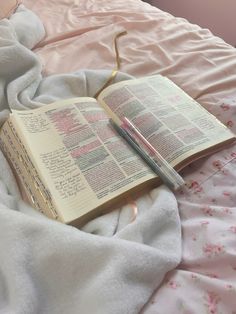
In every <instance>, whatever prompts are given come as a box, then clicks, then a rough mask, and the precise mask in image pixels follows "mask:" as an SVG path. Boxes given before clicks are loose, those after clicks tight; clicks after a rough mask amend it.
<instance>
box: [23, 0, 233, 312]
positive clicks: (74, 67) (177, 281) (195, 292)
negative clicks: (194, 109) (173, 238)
mask: <svg viewBox="0 0 236 314" xmlns="http://www.w3.org/2000/svg"><path fill="white" fill-rule="evenodd" d="M23 3H24V5H25V6H26V7H27V8H29V9H31V10H32V11H33V12H35V13H36V14H37V15H38V16H39V18H40V19H41V20H42V22H43V24H44V27H45V30H46V35H45V37H44V39H43V40H42V41H41V42H40V43H38V44H37V45H36V46H35V47H34V48H33V52H34V53H36V54H37V56H38V57H39V58H40V60H41V62H42V65H43V71H42V73H43V76H45V77H47V76H51V75H55V74H62V73H72V72H77V71H81V70H84V69H88V70H101V69H106V70H109V71H112V69H113V68H114V67H115V54H114V49H113V39H114V36H115V35H116V34H118V33H119V32H121V31H123V30H126V31H127V35H126V36H122V37H121V38H120V39H119V52H120V56H121V60H122V63H121V68H120V71H122V72H124V73H127V74H129V75H132V76H135V77H142V76H146V75H153V74H162V75H164V76H167V77H168V78H169V79H171V80H172V81H174V82H175V83H176V84H177V85H178V86H180V87H181V88H182V89H183V90H184V91H185V92H187V93H188V94H189V95H190V96H192V97H193V98H194V99H195V100H197V101H198V102H199V103H200V104H201V105H202V106H203V107H205V108H206V109H207V110H208V111H209V112H211V113H212V114H214V115H215V116H216V117H217V118H218V119H220V120H221V121H222V122H223V123H224V124H225V125H226V126H227V127H229V128H230V129H231V130H232V131H233V132H236V125H235V124H236V119H235V118H236V89H235V86H236V50H235V48H233V47H232V46H230V45H229V44H227V43H225V42H224V41H223V40H222V39H221V38H218V37H215V36H213V35H212V33H211V32H210V31H209V30H207V29H202V28H200V27H199V26H197V25H193V24H191V23H189V22H188V21H187V20H185V19H183V18H177V17H174V16H172V15H170V14H168V13H166V12H163V11H161V10H159V9H158V8H155V7H153V6H151V5H149V4H147V3H144V2H142V1H140V0H117V1H106V0H96V1H95V0H89V1H88V0H80V1H77V0H51V1H47V0H39V1H32V0H24V1H23ZM181 175H182V176H183V177H184V179H185V180H186V181H187V182H188V183H189V185H190V186H191V188H190V193H188V194H185V193H180V192H176V194H175V196H176V199H177V203H178V208H179V214H180V218H181V228H182V258H181V262H180V264H179V265H178V266H177V267H176V268H175V269H174V270H172V271H170V272H168V273H167V275H166V276H165V278H164V279H163V281H162V283H161V285H160V286H157V287H156V291H155V292H154V294H153V295H152V297H151V299H150V300H149V301H148V302H147V304H146V305H144V307H143V310H142V311H141V312H142V313H145V314H152V313H155V314H157V313H160V314H164V313H174V314H177V313H182V314H183V313H184V314H187V313H189V314H190V313H191V314H192V313H211V314H214V313H215V314H216V313H225V314H226V313H234V311H235V309H236V298H235V293H236V259H235V254H236V251H235V247H236V192H235V191H236V190H235V183H236V146H235V145H232V146H230V147H227V148H226V149H224V150H222V151H220V152H217V153H215V154H213V155H211V156H208V157H205V158H202V159H200V160H198V161H196V162H194V163H192V164H190V165H189V166H187V167H186V168H185V169H183V170H182V171H181Z"/></svg>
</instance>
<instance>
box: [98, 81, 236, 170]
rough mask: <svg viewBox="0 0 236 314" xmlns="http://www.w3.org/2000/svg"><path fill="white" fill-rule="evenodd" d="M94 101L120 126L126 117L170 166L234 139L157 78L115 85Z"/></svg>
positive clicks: (197, 106) (175, 88) (180, 92)
mask: <svg viewBox="0 0 236 314" xmlns="http://www.w3.org/2000/svg"><path fill="white" fill-rule="evenodd" d="M98 100H99V102H100V103H101V105H102V106H103V107H104V108H105V109H106V110H107V112H108V114H110V115H111V116H113V117H114V114H115V116H116V117H118V118H119V122H120V123H121V121H120V119H122V117H124V116H125V117H127V118H128V119H129V120H130V121H131V122H132V123H133V124H134V125H135V126H136V127H137V128H138V129H139V131H140V132H141V133H142V135H143V136H144V137H145V138H146V139H147V140H148V141H149V142H150V143H151V144H152V145H153V146H154V147H155V148H156V150H157V151H158V152H159V153H160V154H161V155H162V156H163V157H164V158H165V159H166V160H167V161H168V162H170V163H171V164H172V166H176V165H178V164H180V163H181V162H182V161H183V160H185V159H186V158H188V157H190V156H192V155H194V154H197V153H198V152H200V151H204V150H205V149H208V148H209V147H213V146H215V145H217V144H219V143H222V142H225V141H227V140H230V139H234V138H235V136H234V135H233V133H232V132H231V131H230V130H228V129H227V128H226V127H225V126H224V125H223V124H222V123H221V122H220V121H218V120H217V119H216V118H215V117H214V116H213V115H212V114H210V113H209V112H208V111H207V110H205V109H204V108H203V107H202V106H201V105H200V104H198V103H197V102H196V101H195V100H193V99H192V98H191V97H190V96H188V95H187V94H186V93H185V92H184V91H183V90H182V89H180V88H179V87H178V86H177V85H175V84H174V83H173V82H172V81H170V80H169V79H167V78H165V77H163V76H161V75H156V76H151V77H147V78H143V79H134V80H129V81H124V82H120V83H116V84H114V85H112V86H109V87H108V88H106V89H105V90H104V91H103V92H102V93H101V94H100V96H99V97H98Z"/></svg>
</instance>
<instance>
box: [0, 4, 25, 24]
mask: <svg viewBox="0 0 236 314" xmlns="http://www.w3.org/2000/svg"><path fill="white" fill-rule="evenodd" d="M20 3H21V0H0V20H1V19H4V18H8V17H9V16H11V14H12V13H13V12H14V11H15V10H16V8H17V7H18V5H19V4H20Z"/></svg>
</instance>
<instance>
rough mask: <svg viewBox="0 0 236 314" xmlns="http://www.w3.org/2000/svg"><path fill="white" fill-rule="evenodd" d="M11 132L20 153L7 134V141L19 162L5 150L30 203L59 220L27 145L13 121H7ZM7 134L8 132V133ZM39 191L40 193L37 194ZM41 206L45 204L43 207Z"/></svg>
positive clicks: (4, 147)
mask: <svg viewBox="0 0 236 314" xmlns="http://www.w3.org/2000/svg"><path fill="white" fill-rule="evenodd" d="M7 124H8V127H9V130H11V133H12V135H13V137H14V139H15V141H16V142H17V144H18V145H19V146H20V150H21V151H19V150H18V149H17V148H16V145H14V143H13V141H12V139H11V136H9V135H8V134H5V136H7V137H8V138H7V140H8V143H9V145H10V146H11V149H12V150H13V151H14V154H15V156H17V160H16V159H14V158H12V157H13V156H11V155H10V156H9V150H7V148H6V145H3V150H4V151H5V152H6V154H7V156H8V157H9V159H10V160H11V161H13V162H12V164H13V167H14V169H15V171H16V172H17V174H18V176H19V179H20V180H21V182H22V184H23V186H24V188H25V192H26V194H27V196H28V198H29V201H31V203H32V205H33V207H35V208H36V209H37V210H39V211H40V212H42V213H44V214H46V215H47V216H49V217H51V218H53V219H58V218H59V215H58V213H57V211H56V209H55V206H54V204H53V201H52V197H51V194H50V191H49V190H48V189H47V188H46V186H45V185H44V183H43V182H42V180H41V179H40V176H39V174H38V171H37V169H36V168H35V166H34V164H33V162H32V159H31V158H30V156H29V154H28V152H27V150H26V148H25V145H24V144H23V142H22V141H21V139H20V137H19V136H18V134H17V131H16V129H15V127H14V126H13V124H12V122H11V121H7ZM4 131H5V132H6V130H4V129H3V132H4ZM6 133H7V132H6ZM22 167H23V168H24V170H25V171H24V172H25V173H26V174H27V177H26V176H25V175H23V171H22V170H21V169H22ZM35 191H37V192H38V193H35ZM38 195H40V197H41V200H40V201H39V200H38ZM40 204H44V205H43V206H42V205H40Z"/></svg>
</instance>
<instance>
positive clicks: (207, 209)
mask: <svg viewBox="0 0 236 314" xmlns="http://www.w3.org/2000/svg"><path fill="white" fill-rule="evenodd" d="M202 210H203V212H204V214H205V215H207V216H211V217H212V216H213V212H214V210H213V209H212V208H211V207H210V206H205V207H203V209H202Z"/></svg>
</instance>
